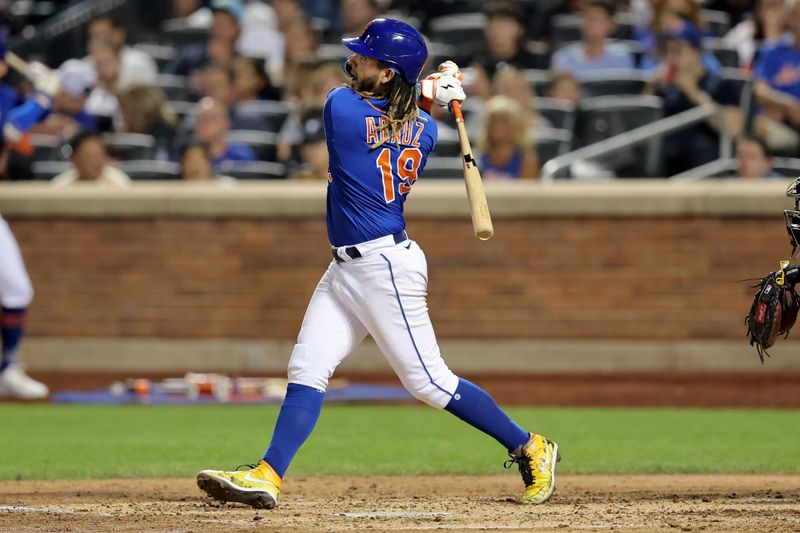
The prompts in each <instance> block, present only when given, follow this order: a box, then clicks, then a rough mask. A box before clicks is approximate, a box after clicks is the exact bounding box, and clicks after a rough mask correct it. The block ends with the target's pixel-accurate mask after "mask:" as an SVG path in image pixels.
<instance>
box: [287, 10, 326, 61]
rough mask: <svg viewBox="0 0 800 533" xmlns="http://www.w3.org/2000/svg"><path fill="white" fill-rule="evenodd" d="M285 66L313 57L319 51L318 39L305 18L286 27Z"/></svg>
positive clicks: (296, 20)
mask: <svg viewBox="0 0 800 533" xmlns="http://www.w3.org/2000/svg"><path fill="white" fill-rule="evenodd" d="M284 35H285V36H286V51H285V52H286V57H285V64H286V65H292V64H295V63H297V62H299V61H302V60H304V59H308V58H310V57H313V56H314V54H315V52H316V51H317V47H318V44H317V37H316V36H315V35H314V30H312V29H311V26H310V25H309V23H308V20H306V19H305V18H304V17H302V18H297V19H295V20H293V21H291V22H290V23H289V25H288V26H287V27H286V32H285V33H284Z"/></svg>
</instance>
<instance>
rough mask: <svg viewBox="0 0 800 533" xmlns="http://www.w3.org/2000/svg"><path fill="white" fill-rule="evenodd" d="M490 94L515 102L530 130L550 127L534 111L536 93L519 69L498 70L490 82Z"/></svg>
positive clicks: (548, 123)
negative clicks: (506, 97) (523, 114)
mask: <svg viewBox="0 0 800 533" xmlns="http://www.w3.org/2000/svg"><path fill="white" fill-rule="evenodd" d="M492 94H494V95H502V96H508V97H509V98H511V99H512V100H514V101H515V102H517V103H518V104H519V106H520V108H521V109H522V112H523V113H525V122H526V123H527V124H528V128H529V130H530V132H533V130H534V129H536V128H549V127H552V124H551V123H550V121H549V120H547V119H546V118H545V117H543V116H541V115H540V114H539V113H537V112H536V95H535V94H534V93H533V89H532V88H531V85H530V84H529V83H528V80H527V79H526V78H525V74H524V73H523V72H522V71H521V70H518V69H515V68H513V67H506V68H503V69H500V70H498V71H497V74H495V76H494V80H493V82H492Z"/></svg>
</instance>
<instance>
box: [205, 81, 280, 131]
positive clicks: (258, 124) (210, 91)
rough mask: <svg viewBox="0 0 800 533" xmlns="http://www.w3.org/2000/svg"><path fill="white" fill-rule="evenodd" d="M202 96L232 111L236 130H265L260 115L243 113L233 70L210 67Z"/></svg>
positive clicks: (233, 126)
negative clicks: (239, 105)
mask: <svg viewBox="0 0 800 533" xmlns="http://www.w3.org/2000/svg"><path fill="white" fill-rule="evenodd" d="M202 80H203V84H202V90H201V94H202V95H203V96H209V97H211V98H213V99H214V100H217V101H218V102H221V103H222V104H224V105H225V106H226V107H227V108H228V109H229V110H230V120H231V128H232V129H234V130H264V129H266V125H265V124H264V122H263V121H262V120H261V118H260V117H259V116H258V115H252V114H248V113H247V112H245V111H242V110H241V109H240V108H239V107H238V106H237V105H236V104H237V103H238V100H237V94H236V87H235V82H236V80H235V78H234V72H233V69H230V68H227V67H224V66H222V65H210V66H208V67H206V69H205V70H204V71H203V76H202Z"/></svg>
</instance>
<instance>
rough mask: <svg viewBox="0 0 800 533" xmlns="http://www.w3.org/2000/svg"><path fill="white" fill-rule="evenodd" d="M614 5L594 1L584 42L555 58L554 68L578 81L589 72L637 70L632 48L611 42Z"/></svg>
mask: <svg viewBox="0 0 800 533" xmlns="http://www.w3.org/2000/svg"><path fill="white" fill-rule="evenodd" d="M614 12H615V8H614V4H613V3H611V2H610V1H608V0H591V1H590V2H589V3H588V4H587V6H586V8H585V9H584V10H583V17H582V18H581V42H579V43H574V44H570V45H567V46H564V47H563V48H561V49H559V50H558V51H557V52H556V53H555V54H553V59H552V62H551V68H552V70H554V71H559V70H563V71H566V72H569V73H571V74H572V75H573V76H575V77H576V78H577V79H581V77H582V76H583V75H584V74H586V73H588V72H597V71H602V70H609V69H631V68H634V63H633V55H632V54H631V52H630V50H628V47H627V46H625V45H622V44H618V43H610V42H608V37H609V36H610V35H611V34H612V33H614V28H615V25H616V23H615V22H614Z"/></svg>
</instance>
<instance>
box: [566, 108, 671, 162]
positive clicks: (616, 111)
mask: <svg viewBox="0 0 800 533" xmlns="http://www.w3.org/2000/svg"><path fill="white" fill-rule="evenodd" d="M663 116H664V111H663V107H662V103H661V99H660V98H658V97H656V96H632V95H622V96H597V97H594V98H585V99H583V100H581V102H580V104H579V106H578V112H577V117H576V124H575V137H574V138H573V143H572V145H573V148H580V147H583V146H587V145H589V144H593V143H596V142H599V141H602V140H605V139H608V138H609V137H613V136H614V135H618V134H620V133H624V132H626V131H630V130H632V129H634V128H638V127H640V126H644V125H646V124H650V123H653V122H655V121H656V120H659V119H661V118H663ZM661 144H662V140H661V139H660V138H654V139H653V140H652V141H650V142H647V143H645V144H644V145H639V146H636V147H633V148H632V149H631V150H623V151H619V152H615V153H613V154H611V155H610V156H607V157H600V158H597V161H599V162H600V163H602V164H603V165H605V166H606V168H609V169H611V170H613V171H614V172H615V173H616V174H617V175H618V176H620V177H657V176H659V175H660V174H663V172H661V169H660V168H657V167H658V166H659V162H660V157H661Z"/></svg>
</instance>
